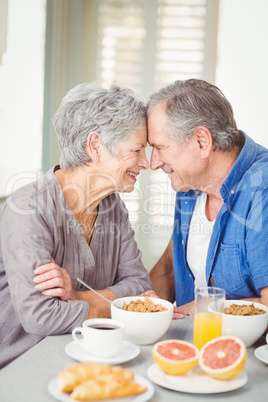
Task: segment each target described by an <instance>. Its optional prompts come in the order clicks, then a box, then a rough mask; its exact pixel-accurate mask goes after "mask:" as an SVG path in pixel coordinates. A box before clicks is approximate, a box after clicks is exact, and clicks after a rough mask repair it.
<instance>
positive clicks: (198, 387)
mask: <svg viewBox="0 0 268 402" xmlns="http://www.w3.org/2000/svg"><path fill="white" fill-rule="evenodd" d="M147 375H148V377H149V379H150V380H151V381H153V382H154V383H155V384H158V385H161V386H162V387H165V388H168V389H172V390H174V391H181V392H188V393H191V394H216V393H220V392H228V391H233V390H234V389H238V388H241V387H243V385H245V384H246V382H247V380H248V376H247V374H246V373H245V372H244V371H241V372H240V373H239V374H238V376H236V377H235V378H233V379H232V380H229V381H221V380H215V379H214V378H212V377H209V376H208V375H206V374H205V373H204V372H202V371H201V369H199V368H198V367H196V368H195V369H193V370H191V371H188V373H186V374H184V375H180V376H175V375H168V374H165V373H164V372H163V371H162V370H161V369H160V367H159V366H158V365H157V364H152V365H151V366H150V367H149V368H148V370H147Z"/></svg>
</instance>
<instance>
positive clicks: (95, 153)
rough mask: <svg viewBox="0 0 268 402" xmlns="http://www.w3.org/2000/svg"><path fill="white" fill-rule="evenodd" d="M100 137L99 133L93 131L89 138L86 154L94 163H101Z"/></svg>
mask: <svg viewBox="0 0 268 402" xmlns="http://www.w3.org/2000/svg"><path fill="white" fill-rule="evenodd" d="M100 145H101V141H100V136H99V133H98V132H97V131H92V132H90V133H89V134H88V136H87V146H86V152H87V153H88V155H89V156H90V158H91V159H92V161H93V162H99V157H100V147H101V146H100Z"/></svg>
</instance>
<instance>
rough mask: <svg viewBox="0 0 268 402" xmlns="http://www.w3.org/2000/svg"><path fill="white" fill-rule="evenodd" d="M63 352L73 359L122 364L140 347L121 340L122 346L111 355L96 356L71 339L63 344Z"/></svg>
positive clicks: (135, 353)
mask: <svg viewBox="0 0 268 402" xmlns="http://www.w3.org/2000/svg"><path fill="white" fill-rule="evenodd" d="M65 352H66V353H67V355H68V356H70V357H72V358H73V359H75V360H77V361H79V362H82V363H85V362H99V363H104V364H122V363H125V362H127V361H129V360H132V359H134V358H135V357H136V356H138V354H139V353H140V348H139V347H138V346H137V345H135V344H134V343H132V342H128V341H123V344H122V348H121V349H120V351H119V352H118V353H116V354H115V355H114V356H111V357H96V356H92V355H91V354H90V353H88V352H86V351H85V349H84V348H83V346H82V345H80V344H79V343H78V342H75V341H72V342H70V343H68V344H67V345H66V346H65Z"/></svg>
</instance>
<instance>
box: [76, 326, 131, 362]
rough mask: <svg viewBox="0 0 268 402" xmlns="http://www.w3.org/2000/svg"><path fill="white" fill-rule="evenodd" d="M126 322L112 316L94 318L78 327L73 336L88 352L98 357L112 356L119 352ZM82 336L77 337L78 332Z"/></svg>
mask: <svg viewBox="0 0 268 402" xmlns="http://www.w3.org/2000/svg"><path fill="white" fill-rule="evenodd" d="M123 331H124V324H122V323H121V322H119V321H116V320H113V319H111V318H92V319H89V320H86V321H84V322H83V324H82V327H76V328H74V329H73V331H72V336H73V338H74V340H75V341H76V342H78V343H79V344H80V345H81V346H82V347H83V348H84V349H85V350H86V352H88V353H90V354H91V355H93V356H96V357H111V356H113V355H115V354H116V353H118V352H119V350H120V348H121V346H122V342H123ZM78 332H79V333H80V334H81V335H82V338H78V337H77V333H78Z"/></svg>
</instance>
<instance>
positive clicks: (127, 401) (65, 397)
mask: <svg viewBox="0 0 268 402" xmlns="http://www.w3.org/2000/svg"><path fill="white" fill-rule="evenodd" d="M133 381H135V382H137V383H138V384H140V385H144V386H146V387H147V390H146V391H145V392H143V393H142V394H139V395H133V396H127V397H123V398H113V399H105V401H106V402H108V401H110V402H146V401H148V400H149V399H151V398H152V396H153V394H154V387H153V385H152V384H151V383H150V381H148V380H146V379H145V378H143V377H140V376H139V375H135V377H134V379H133ZM48 392H49V393H50V395H52V396H53V397H54V398H56V399H57V400H58V401H61V402H73V401H74V400H73V399H72V398H71V397H70V395H69V394H66V393H64V392H62V391H61V390H60V388H59V385H58V381H57V377H55V378H53V379H52V380H51V381H50V382H49V383H48Z"/></svg>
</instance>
